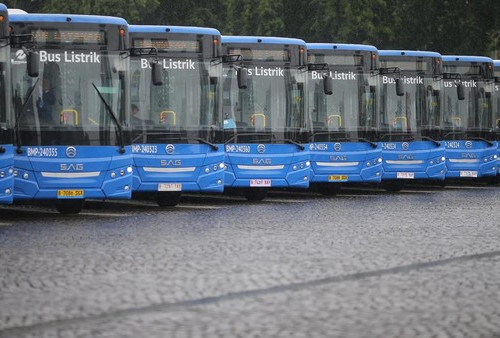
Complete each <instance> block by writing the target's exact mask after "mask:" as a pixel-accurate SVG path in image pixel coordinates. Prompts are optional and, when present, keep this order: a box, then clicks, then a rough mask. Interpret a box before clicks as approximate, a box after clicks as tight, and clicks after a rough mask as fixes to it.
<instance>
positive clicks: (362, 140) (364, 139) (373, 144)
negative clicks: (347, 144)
mask: <svg viewBox="0 0 500 338" xmlns="http://www.w3.org/2000/svg"><path fill="white" fill-rule="evenodd" d="M358 141H360V142H365V143H369V144H370V145H371V146H372V148H377V147H378V145H377V143H375V142H372V141H370V140H368V139H366V138H364V137H358Z"/></svg>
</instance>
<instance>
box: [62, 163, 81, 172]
mask: <svg viewBox="0 0 500 338" xmlns="http://www.w3.org/2000/svg"><path fill="white" fill-rule="evenodd" d="M59 169H60V170H61V171H70V170H73V171H82V170H83V163H78V164H74V163H70V164H65V163H61V165H60V166H59Z"/></svg>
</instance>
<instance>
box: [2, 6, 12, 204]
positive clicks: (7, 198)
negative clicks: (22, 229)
mask: <svg viewBox="0 0 500 338" xmlns="http://www.w3.org/2000/svg"><path fill="white" fill-rule="evenodd" d="M10 90H11V87H10V44H9V14H8V12H7V7H5V5H4V4H0V128H1V129H0V204H11V203H12V201H13V196H14V152H13V149H14V148H13V142H14V118H13V113H12V105H11V104H10V102H11V101H10Z"/></svg>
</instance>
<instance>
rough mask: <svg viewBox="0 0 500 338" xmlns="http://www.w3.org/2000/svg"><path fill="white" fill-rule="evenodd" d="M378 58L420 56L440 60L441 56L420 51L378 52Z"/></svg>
mask: <svg viewBox="0 0 500 338" xmlns="http://www.w3.org/2000/svg"><path fill="white" fill-rule="evenodd" d="M378 55H379V56H421V57H431V58H440V57H441V54H439V53H436V52H428V51H420V50H379V51H378Z"/></svg>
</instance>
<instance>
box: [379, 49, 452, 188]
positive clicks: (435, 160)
mask: <svg viewBox="0 0 500 338" xmlns="http://www.w3.org/2000/svg"><path fill="white" fill-rule="evenodd" d="M379 56H380V77H381V79H380V81H381V100H380V105H381V108H380V138H379V141H380V143H381V147H382V160H383V162H382V163H383V168H384V173H383V176H382V186H383V187H384V188H386V189H387V190H390V191H397V190H400V189H402V188H403V186H404V184H405V183H407V182H409V181H412V180H424V181H426V182H429V180H432V181H436V182H438V183H442V182H443V180H444V178H445V174H446V164H445V146H444V143H443V142H439V141H438V140H437V139H438V138H439V135H440V125H441V120H442V118H443V114H442V104H441V102H442V96H443V65H442V58H441V55H440V54H439V53H434V52H424V51H402V50H384V51H382V50H381V51H379Z"/></svg>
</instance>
